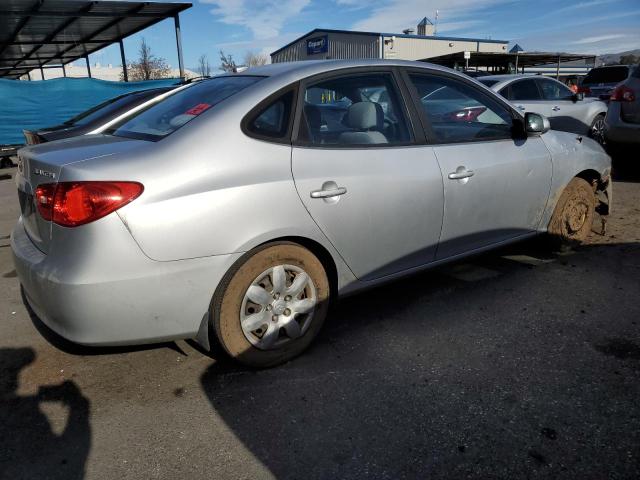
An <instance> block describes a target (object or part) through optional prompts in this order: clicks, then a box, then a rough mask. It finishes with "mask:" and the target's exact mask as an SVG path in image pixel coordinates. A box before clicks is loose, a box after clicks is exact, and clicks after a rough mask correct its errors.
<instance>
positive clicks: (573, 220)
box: [548, 177, 596, 243]
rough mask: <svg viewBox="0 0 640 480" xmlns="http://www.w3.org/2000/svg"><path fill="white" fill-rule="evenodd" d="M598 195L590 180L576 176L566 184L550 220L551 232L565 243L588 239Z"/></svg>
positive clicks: (549, 230) (580, 241)
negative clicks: (596, 195)
mask: <svg viewBox="0 0 640 480" xmlns="http://www.w3.org/2000/svg"><path fill="white" fill-rule="evenodd" d="M595 205H596V197H595V193H594V191H593V188H591V185H589V182H587V181H586V180H584V179H582V178H578V177H575V178H573V179H572V180H571V181H570V182H569V184H568V185H567V186H566V188H565V189H564V191H563V192H562V195H560V199H559V200H558V203H557V204H556V208H555V210H554V211H553V215H552V216H551V221H550V222H549V228H548V232H549V234H550V235H551V236H552V237H553V238H555V239H557V240H560V241H561V242H564V243H582V242H584V241H585V240H586V239H587V236H588V235H589V232H591V226H592V225H593V217H594V213H595Z"/></svg>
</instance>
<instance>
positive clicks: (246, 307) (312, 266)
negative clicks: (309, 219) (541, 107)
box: [210, 242, 330, 368]
mask: <svg viewBox="0 0 640 480" xmlns="http://www.w3.org/2000/svg"><path fill="white" fill-rule="evenodd" d="M280 268H282V270H280ZM281 272H284V273H281ZM301 272H303V273H305V274H306V277H305V276H301V277H300V278H298V277H299V275H300V274H301ZM276 275H277V276H278V278H280V279H282V278H284V284H283V283H281V282H280V283H279V282H278V280H277V278H276ZM295 279H298V280H299V282H298V284H296V285H294V283H293V282H294V280H295ZM305 279H306V283H305V287H304V288H303V289H302V290H301V291H300V292H299V293H295V291H296V290H297V289H298V288H299V285H300V284H302V282H303V281H305ZM276 284H279V285H284V288H281V289H280V291H277V290H278V289H277V286H276ZM261 285H262V286H261ZM249 287H252V290H251V291H250V290H249ZM250 292H255V293H252V294H251V293H250ZM287 293H290V294H287ZM258 294H259V295H258ZM249 297H251V298H249ZM256 297H259V298H256ZM276 297H277V298H276ZM329 299H330V287H329V279H328V278H327V273H326V271H325V269H324V267H323V265H322V263H321V262H320V260H318V258H317V257H316V256H315V255H314V254H313V253H311V252H310V251H309V250H307V249H306V248H304V247H302V246H300V245H298V244H295V243H291V242H274V243H270V244H267V245H264V246H262V247H258V248H257V249H254V250H252V251H251V252H248V253H247V254H245V255H243V256H242V257H241V258H240V259H239V260H238V261H237V262H236V263H235V264H234V266H233V267H232V268H231V269H230V270H229V272H227V274H226V275H225V277H224V278H223V279H222V281H221V282H220V285H219V286H218V289H217V290H216V293H215V295H214V297H213V300H212V308H211V309H210V311H211V323H212V325H213V329H212V330H213V332H215V335H216V337H217V340H218V342H219V343H220V345H221V346H222V347H223V348H224V350H225V351H226V352H227V353H228V354H229V355H230V356H231V357H232V358H233V359H235V360H237V361H238V362H240V363H243V364H245V365H248V366H251V367H258V368H265V367H272V366H275V365H279V364H281V363H284V362H286V361H288V360H291V359H292V358H294V357H296V356H297V355H299V354H300V353H302V351H304V350H305V349H306V348H307V347H308V346H309V344H310V343H311V342H312V341H313V339H314V338H315V337H316V335H317V334H318V332H319V331H320V328H321V327H322V324H323V323H324V320H325V318H326V316H327V312H328V308H329ZM254 300H255V301H256V303H254ZM314 300H315V303H314V307H313V308H312V309H310V310H309V305H311V304H312V303H313V302H314ZM296 309H297V310H299V311H296ZM276 317H277V320H276ZM254 319H255V320H254ZM254 321H255V322H256V324H257V323H258V322H261V323H259V325H260V327H259V328H256V329H254V330H251V329H250V328H249V326H251V325H254ZM292 322H296V323H297V325H298V327H295V325H294V324H293V323H292ZM290 333H291V335H290Z"/></svg>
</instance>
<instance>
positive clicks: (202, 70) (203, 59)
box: [198, 53, 211, 77]
mask: <svg viewBox="0 0 640 480" xmlns="http://www.w3.org/2000/svg"><path fill="white" fill-rule="evenodd" d="M198 73H199V74H200V76H201V77H210V76H211V65H209V58H208V57H207V56H206V55H205V54H204V53H203V54H202V55H200V57H199V58H198Z"/></svg>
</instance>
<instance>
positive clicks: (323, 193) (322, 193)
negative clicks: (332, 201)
mask: <svg viewBox="0 0 640 480" xmlns="http://www.w3.org/2000/svg"><path fill="white" fill-rule="evenodd" d="M345 193H347V189H346V188H344V187H336V188H332V189H329V190H314V191H313V192H311V198H330V197H337V196H339V195H344V194H345Z"/></svg>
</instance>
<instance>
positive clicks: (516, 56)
mask: <svg viewBox="0 0 640 480" xmlns="http://www.w3.org/2000/svg"><path fill="white" fill-rule="evenodd" d="M516 73H518V54H517V53H516Z"/></svg>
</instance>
